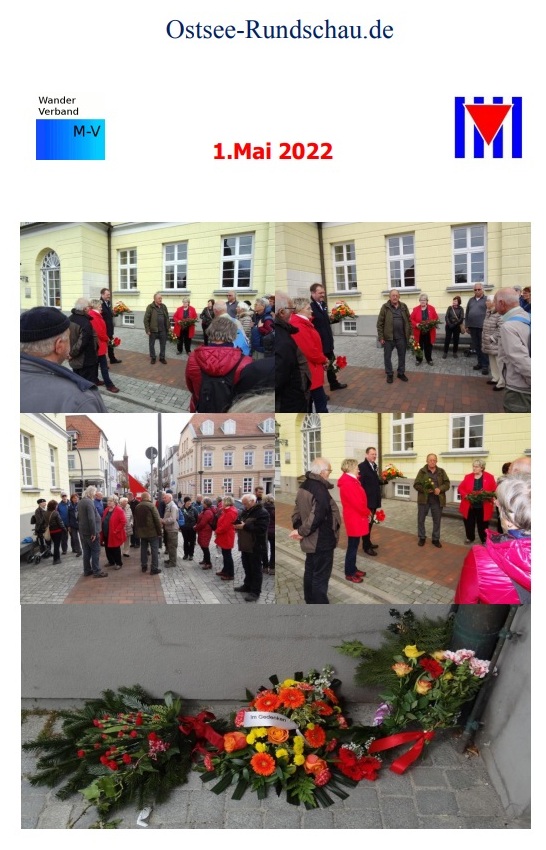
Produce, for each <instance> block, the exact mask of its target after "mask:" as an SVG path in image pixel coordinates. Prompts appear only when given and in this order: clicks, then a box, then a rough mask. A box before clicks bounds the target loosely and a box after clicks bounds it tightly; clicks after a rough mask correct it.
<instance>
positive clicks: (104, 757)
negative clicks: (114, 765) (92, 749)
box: [99, 755, 110, 764]
mask: <svg viewBox="0 0 546 850" xmlns="http://www.w3.org/2000/svg"><path fill="white" fill-rule="evenodd" d="M99 761H100V763H101V764H108V762H109V761H110V759H109V758H108V756H107V755H104V756H101V757H100V759H99Z"/></svg>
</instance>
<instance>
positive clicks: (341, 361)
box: [331, 354, 347, 375]
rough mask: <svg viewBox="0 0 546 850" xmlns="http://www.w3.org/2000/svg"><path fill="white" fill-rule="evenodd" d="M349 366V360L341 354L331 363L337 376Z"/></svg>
mask: <svg viewBox="0 0 546 850" xmlns="http://www.w3.org/2000/svg"><path fill="white" fill-rule="evenodd" d="M346 365H347V358H346V357H344V356H343V354H340V355H339V356H338V357H335V358H334V360H333V362H332V363H331V368H332V371H333V372H334V373H335V374H336V375H337V373H338V372H340V371H341V369H345V367H346Z"/></svg>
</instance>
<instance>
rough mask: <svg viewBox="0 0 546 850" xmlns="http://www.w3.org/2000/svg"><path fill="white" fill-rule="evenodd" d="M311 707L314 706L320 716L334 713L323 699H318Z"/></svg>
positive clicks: (328, 715)
mask: <svg viewBox="0 0 546 850" xmlns="http://www.w3.org/2000/svg"><path fill="white" fill-rule="evenodd" d="M313 708H316V710H317V711H318V713H319V714H320V716H321V717H330V715H331V714H333V713H334V709H333V708H332V706H331V705H328V703H327V702H324V700H321V699H318V700H317V701H316V702H315V703H314V704H313Z"/></svg>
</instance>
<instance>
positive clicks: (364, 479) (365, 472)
mask: <svg viewBox="0 0 546 850" xmlns="http://www.w3.org/2000/svg"><path fill="white" fill-rule="evenodd" d="M358 471H359V473H360V483H361V484H362V486H363V487H364V491H365V493H366V499H367V501H368V507H369V509H370V510H371V511H376V510H377V509H378V508H380V507H381V484H382V482H381V481H380V479H379V475H378V474H377V472H376V471H374V470H373V469H372V468H371V466H370V464H369V462H368V461H367V460H363V461H362V463H359V465H358Z"/></svg>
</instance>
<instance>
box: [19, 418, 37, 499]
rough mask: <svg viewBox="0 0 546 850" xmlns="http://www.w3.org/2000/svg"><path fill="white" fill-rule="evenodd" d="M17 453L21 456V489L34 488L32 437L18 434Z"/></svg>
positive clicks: (21, 433)
mask: <svg viewBox="0 0 546 850" xmlns="http://www.w3.org/2000/svg"><path fill="white" fill-rule="evenodd" d="M19 452H20V456H21V482H22V486H23V487H33V486H34V469H33V463H32V437H31V436H30V434H24V433H23V432H22V431H20V432H19Z"/></svg>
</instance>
